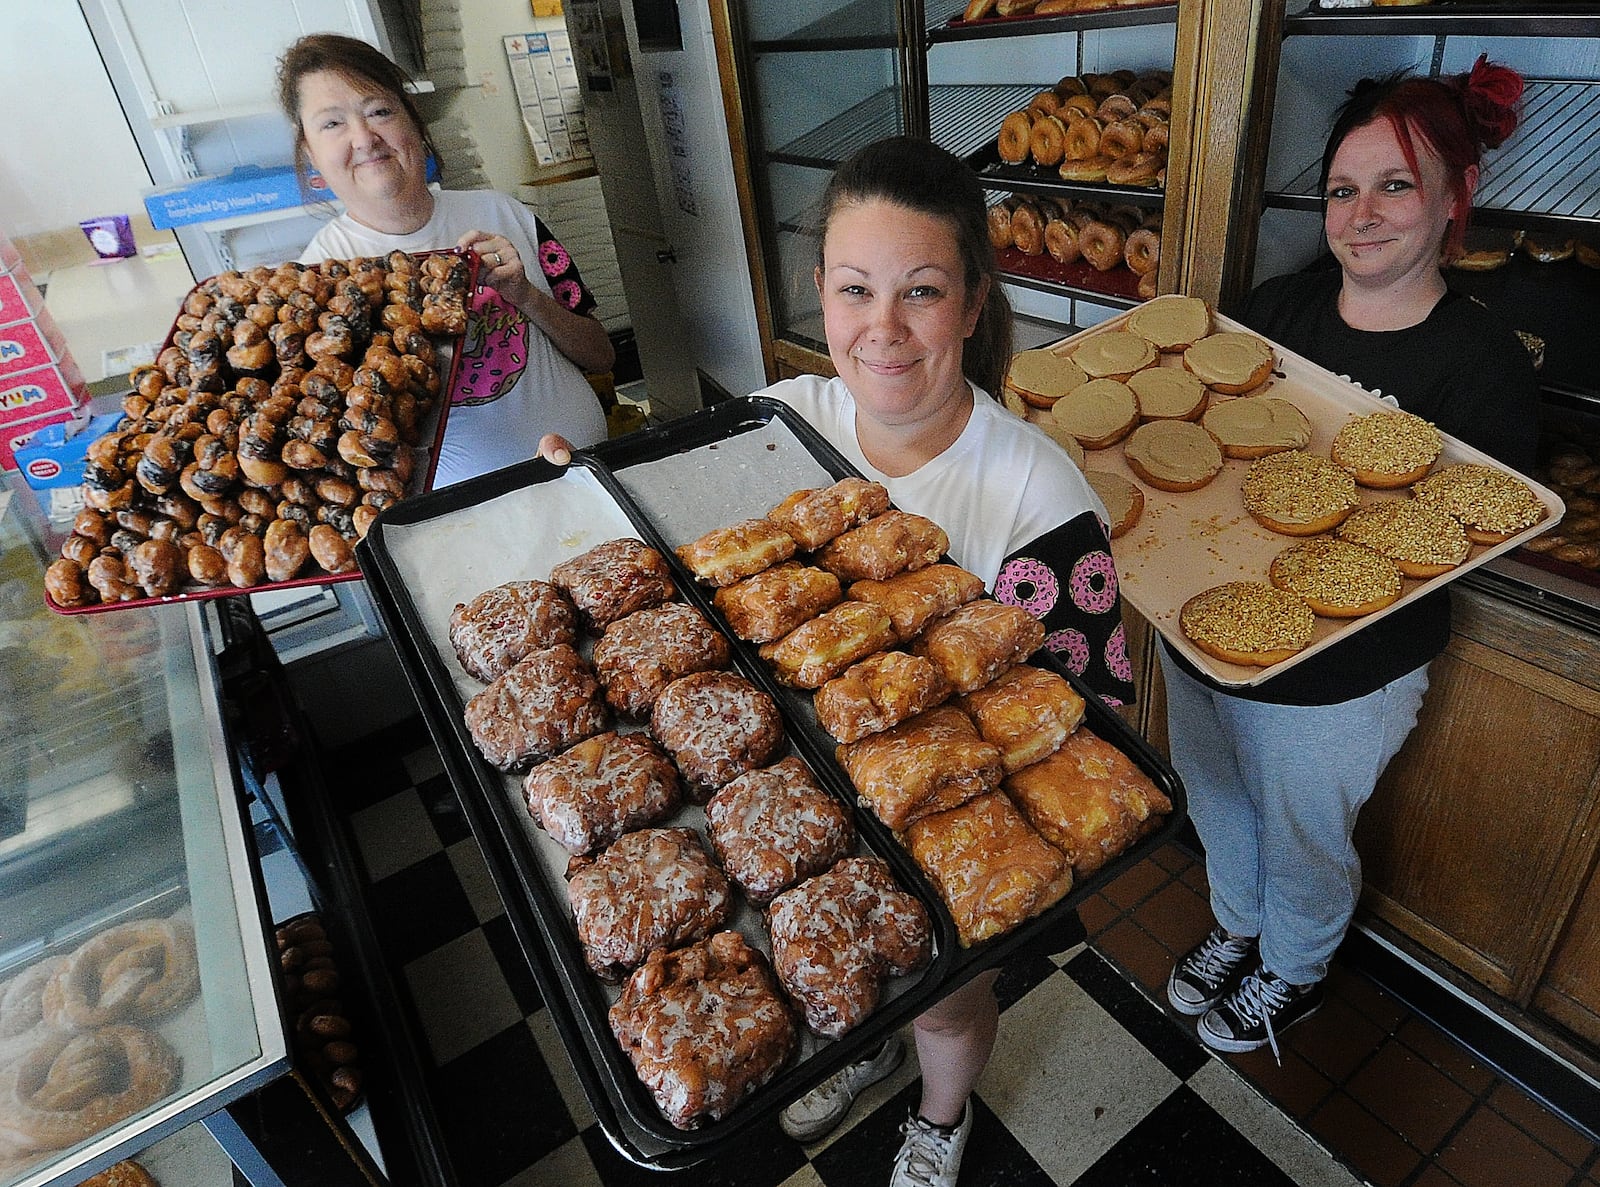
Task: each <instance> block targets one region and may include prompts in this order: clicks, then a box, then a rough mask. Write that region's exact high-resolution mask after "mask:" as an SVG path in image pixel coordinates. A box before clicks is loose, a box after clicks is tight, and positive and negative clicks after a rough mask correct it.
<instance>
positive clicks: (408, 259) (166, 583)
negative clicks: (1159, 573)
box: [45, 252, 468, 607]
mask: <svg viewBox="0 0 1600 1187" xmlns="http://www.w3.org/2000/svg"><path fill="white" fill-rule="evenodd" d="M467 278H468V265H467V261H466V259H465V258H464V257H461V256H457V255H452V254H440V255H430V256H410V255H407V254H406V253H404V252H394V253H392V254H391V255H389V256H388V257H386V258H384V259H362V260H350V261H343V260H329V261H326V262H324V263H322V264H320V265H316V266H314V267H308V266H305V265H301V264H294V263H286V264H280V265H278V267H277V268H276V269H270V268H267V267H265V266H262V267H257V268H252V269H251V270H249V271H248V272H245V273H242V274H241V273H239V272H224V273H222V274H221V275H219V276H216V277H214V278H212V279H210V280H207V281H205V282H204V283H202V284H200V285H198V286H196V287H195V289H194V290H193V291H191V292H190V293H189V295H188V296H187V297H186V298H185V299H184V303H183V308H182V311H181V313H180V314H179V316H178V318H177V321H176V328H175V330H174V332H173V335H172V341H171V345H169V346H167V347H166V348H165V349H163V350H162V351H161V353H160V355H159V356H158V357H157V359H156V361H155V362H154V363H151V364H146V365H142V366H138V367H135V368H134V369H133V371H132V372H131V373H130V374H129V376H128V380H129V383H130V384H131V385H132V387H133V390H132V391H130V392H129V393H128V395H127V396H125V397H124V398H123V401H122V408H123V414H124V415H123V418H122V420H121V421H120V422H119V423H118V425H117V426H116V428H114V429H113V430H112V431H111V432H110V433H108V434H106V435H105V436H103V437H100V438H98V439H97V440H95V441H94V442H93V443H92V444H90V446H89V448H88V460H87V466H86V468H85V472H84V481H83V499H84V503H85V507H84V509H83V510H82V511H81V512H80V513H79V515H78V517H77V519H76V521H75V522H74V523H73V530H72V534H71V535H69V536H68V537H67V539H66V541H65V542H64V543H63V544H62V547H61V559H60V560H57V561H56V562H54V563H53V564H51V565H50V567H49V568H48V569H47V570H46V572H45V591H46V592H47V593H48V594H49V596H50V598H51V600H52V601H54V602H55V604H56V605H58V606H62V607H77V606H88V605H93V604H97V603H113V602H126V601H132V600H134V599H138V598H148V597H165V596H168V595H171V594H175V593H182V592H188V591H191V590H194V589H197V588H207V587H217V586H225V585H232V586H234V587H237V588H241V589H243V588H248V587H250V586H255V585H259V584H261V583H262V582H263V581H273V582H279V581H287V580H289V579H291V578H294V577H296V576H301V575H307V576H311V575H318V574H320V573H326V574H336V573H344V572H349V571H351V570H352V569H354V567H355V557H354V554H353V552H352V551H351V545H352V544H353V543H354V541H356V540H357V539H359V538H360V537H361V536H363V535H364V534H365V533H366V530H367V528H368V526H369V525H370V524H371V523H372V520H373V519H374V518H375V517H376V516H377V514H378V512H380V511H381V510H383V508H385V507H388V506H390V505H391V504H393V503H395V502H397V501H398V500H400V499H401V498H402V497H404V495H405V494H406V493H407V490H408V488H409V487H410V484H411V481H412V478H413V474H414V471H415V468H416V465H417V460H418V459H417V454H416V452H415V451H414V447H415V446H417V445H418V444H420V442H421V439H422V425H423V422H424V419H425V418H426V416H427V414H428V412H429V411H430V410H431V409H432V407H433V404H434V402H435V400H436V399H437V398H438V394H439V388H440V377H439V372H438V368H437V353H436V348H435V345H434V342H433V340H432V336H434V335H451V334H459V333H461V332H463V331H464V330H465V328H466V309H465V298H466V289H467Z"/></svg>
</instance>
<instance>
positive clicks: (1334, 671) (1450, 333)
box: [1173, 269, 1539, 705]
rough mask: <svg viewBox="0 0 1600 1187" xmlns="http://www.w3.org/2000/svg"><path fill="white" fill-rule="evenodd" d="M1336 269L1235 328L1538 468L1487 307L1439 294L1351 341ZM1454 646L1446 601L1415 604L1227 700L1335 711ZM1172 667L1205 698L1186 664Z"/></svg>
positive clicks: (1511, 337) (1527, 400)
mask: <svg viewBox="0 0 1600 1187" xmlns="http://www.w3.org/2000/svg"><path fill="white" fill-rule="evenodd" d="M1342 283H1343V276H1342V274H1341V273H1340V272H1339V271H1338V270H1337V269H1335V270H1331V271H1326V272H1300V273H1295V274H1292V275H1289V276H1279V277H1275V278H1274V279H1272V280H1268V281H1266V282H1265V283H1263V284H1261V285H1259V286H1257V288H1256V290H1255V291H1254V292H1253V293H1251V294H1250V299H1249V301H1248V302H1247V303H1246V305H1245V308H1244V311H1243V312H1242V313H1241V314H1240V316H1239V320H1240V321H1242V322H1244V323H1245V324H1246V325H1248V326H1250V327H1251V328H1252V329H1254V330H1256V331H1257V332H1259V333H1262V334H1265V335H1266V336H1267V337H1268V338H1271V339H1272V340H1273V341H1274V342H1276V343H1278V344H1279V345H1280V346H1283V347H1286V348H1287V349H1289V350H1292V351H1294V352H1295V353H1296V354H1299V355H1304V356H1305V357H1306V358H1308V359H1310V360H1311V361H1312V362H1314V363H1316V364H1317V365H1318V366H1320V367H1324V368H1326V369H1327V370H1329V371H1332V372H1334V373H1335V374H1338V375H1343V376H1346V377H1347V378H1349V379H1352V380H1354V381H1355V382H1356V383H1359V384H1360V385H1361V386H1362V387H1365V388H1367V389H1368V390H1370V391H1375V392H1378V393H1380V394H1382V395H1386V396H1393V397H1394V398H1395V399H1397V400H1399V401H1400V407H1402V408H1404V409H1405V410H1406V411H1407V412H1412V413H1415V414H1416V415H1418V416H1421V417H1423V418H1425V419H1427V420H1430V421H1432V422H1433V423H1434V424H1435V425H1437V426H1438V427H1439V429H1440V430H1441V431H1442V432H1445V433H1448V434H1450V435H1451V436H1452V437H1456V438H1459V439H1460V440H1462V441H1465V442H1466V443H1467V444H1469V445H1472V446H1475V447H1477V448H1478V449H1481V450H1483V452H1485V453H1487V454H1489V455H1490V456H1491V457H1493V458H1495V459H1497V460H1499V461H1501V462H1504V463H1505V464H1506V465H1508V466H1510V467H1512V468H1513V469H1516V470H1520V471H1522V472H1523V473H1527V472H1529V471H1531V470H1532V469H1533V460H1534V450H1535V447H1536V446H1537V444H1538V440H1539V386H1538V381H1537V379H1536V377H1535V375H1534V370H1533V360H1532V358H1531V357H1530V356H1529V354H1528V351H1527V349H1526V348H1525V347H1524V346H1523V345H1522V343H1521V342H1520V341H1518V339H1517V336H1516V335H1515V334H1514V333H1512V331H1511V330H1510V329H1509V328H1508V327H1507V326H1506V325H1505V324H1504V323H1502V322H1501V321H1500V320H1499V319H1498V318H1496V317H1495V315H1494V314H1492V313H1490V312H1489V310H1488V309H1486V308H1485V307H1484V306H1482V305H1480V304H1478V302H1476V301H1474V300H1473V299H1472V298H1470V297H1466V296H1462V295H1461V294H1459V293H1454V292H1451V293H1446V294H1445V296H1444V297H1443V298H1442V299H1441V300H1440V301H1439V303H1438V304H1437V305H1435V306H1434V308H1433V311H1432V312H1431V313H1430V314H1428V316H1427V318H1426V319H1425V320H1424V321H1422V322H1420V323H1419V324H1417V325H1415V326H1410V327H1408V328H1407V329H1404V330H1385V331H1371V330H1354V329H1351V328H1350V327H1349V326H1347V325H1346V324H1345V322H1344V319H1343V318H1342V317H1340V316H1339V304H1338V302H1339V289H1340V286H1341V285H1342ZM1449 641H1450V600H1449V595H1448V594H1447V593H1445V592H1444V591H1442V590H1441V591H1440V592H1439V593H1436V594H1432V595H1430V596H1429V597H1426V598H1422V599H1420V600H1418V601H1415V602H1412V603H1410V604H1409V605H1407V606H1405V607H1403V608H1401V609H1399V610H1396V611H1394V612H1393V613H1392V614H1389V615H1386V616H1385V617H1383V618H1381V619H1379V620H1378V621H1377V622H1373V623H1370V624H1368V625H1367V626H1365V627H1363V628H1362V629H1361V630H1360V631H1359V632H1358V633H1356V634H1354V635H1351V636H1350V637H1349V638H1348V639H1345V640H1344V641H1343V642H1340V643H1338V644H1336V645H1335V646H1332V647H1329V648H1327V649H1326V650H1324V651H1320V652H1318V653H1317V654H1316V655H1314V656H1312V657H1311V658H1309V659H1307V660H1306V661H1305V662H1303V663H1300V664H1296V665H1295V666H1294V667H1292V668H1290V669H1289V670H1288V671H1286V672H1284V673H1283V674H1281V675H1279V676H1274V677H1273V678H1272V679H1271V680H1268V681H1266V682H1265V683H1264V684H1262V685H1260V686H1259V687H1256V688H1228V689H1227V690H1226V691H1228V692H1230V693H1232V694H1234V695H1236V696H1241V697H1245V698H1247V699H1249V700H1256V701H1270V702H1272V703H1274V704H1283V705H1334V704H1339V703H1340V702H1343V701H1348V700H1353V699H1354V698H1356V697H1362V696H1366V695H1367V694H1368V693H1371V692H1376V691H1377V690H1378V689H1380V688H1382V687H1383V686H1384V685H1385V684H1388V683H1389V682H1390V681H1392V680H1396V679H1398V678H1399V677H1401V676H1403V675H1405V674H1406V673H1407V672H1410V671H1413V670H1414V669H1416V668H1420V667H1421V666H1422V665H1423V664H1425V663H1428V662H1429V661H1430V660H1432V659H1433V658H1434V657H1435V656H1436V655H1438V654H1439V653H1440V652H1441V651H1443V650H1444V648H1445V644H1446V643H1448V642H1449ZM1173 657H1174V658H1175V659H1176V660H1177V662H1178V664H1179V665H1180V666H1181V667H1183V668H1184V669H1185V670H1186V671H1187V672H1189V674H1190V675H1192V676H1195V677H1196V678H1198V679H1199V680H1200V681H1202V682H1203V683H1205V684H1207V685H1209V686H1210V687H1212V688H1223V687H1224V686H1222V685H1219V684H1217V683H1215V682H1214V681H1212V680H1210V679H1209V678H1208V677H1206V676H1205V675H1204V674H1202V673H1201V672H1200V671H1199V670H1198V669H1197V668H1195V667H1194V666H1193V665H1192V664H1190V663H1189V662H1188V661H1187V660H1185V659H1184V658H1183V657H1182V656H1180V655H1177V654H1176V653H1173Z"/></svg>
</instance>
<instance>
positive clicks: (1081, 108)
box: [1056, 93, 1100, 116]
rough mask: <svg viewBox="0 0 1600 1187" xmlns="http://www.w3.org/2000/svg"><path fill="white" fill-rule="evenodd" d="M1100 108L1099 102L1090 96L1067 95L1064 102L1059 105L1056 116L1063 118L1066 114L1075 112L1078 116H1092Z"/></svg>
mask: <svg viewBox="0 0 1600 1187" xmlns="http://www.w3.org/2000/svg"><path fill="white" fill-rule="evenodd" d="M1099 106H1100V101H1099V100H1098V99H1096V98H1094V97H1093V96H1092V95H1085V94H1081V93H1080V94H1076V95H1068V96H1067V99H1066V102H1064V103H1063V104H1062V105H1061V110H1060V111H1058V112H1056V114H1057V115H1061V116H1065V115H1066V114H1067V113H1068V112H1072V111H1076V112H1077V113H1078V114H1079V115H1093V114H1094V113H1095V111H1096V109H1098V108H1099Z"/></svg>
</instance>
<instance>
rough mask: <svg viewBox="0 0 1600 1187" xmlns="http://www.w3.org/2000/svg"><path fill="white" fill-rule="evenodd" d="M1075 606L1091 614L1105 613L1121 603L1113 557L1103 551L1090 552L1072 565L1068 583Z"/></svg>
mask: <svg viewBox="0 0 1600 1187" xmlns="http://www.w3.org/2000/svg"><path fill="white" fill-rule="evenodd" d="M1067 590H1068V592H1069V593H1070V594H1071V595H1072V604H1073V605H1074V606H1076V607H1077V608H1078V609H1080V610H1082V611H1084V612H1085V613H1087V614H1104V613H1105V612H1106V611H1107V610H1109V609H1111V608H1112V607H1113V606H1115V605H1116V604H1117V567H1116V565H1114V564H1112V562H1111V554H1110V553H1109V552H1106V551H1104V550H1101V549H1096V550H1095V551H1094V552H1088V553H1085V554H1084V555H1083V557H1082V558H1081V559H1080V560H1079V561H1078V563H1077V564H1075V565H1073V566H1072V576H1071V577H1070V578H1069V579H1068V581H1067Z"/></svg>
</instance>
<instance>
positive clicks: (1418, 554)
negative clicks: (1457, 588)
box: [1339, 499, 1472, 578]
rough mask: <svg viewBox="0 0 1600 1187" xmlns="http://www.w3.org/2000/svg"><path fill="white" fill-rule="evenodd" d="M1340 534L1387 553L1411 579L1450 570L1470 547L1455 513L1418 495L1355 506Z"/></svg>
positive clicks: (1464, 558) (1470, 544)
mask: <svg viewBox="0 0 1600 1187" xmlns="http://www.w3.org/2000/svg"><path fill="white" fill-rule="evenodd" d="M1339 538H1340V539H1341V540H1348V541H1350V542H1351V543H1352V544H1360V545H1361V546H1362V547H1364V548H1370V549H1372V550H1373V551H1374V552H1377V553H1380V554H1382V555H1383V556H1386V557H1388V558H1389V559H1390V560H1392V561H1394V563H1395V564H1396V565H1397V566H1399V569H1400V572H1401V573H1403V574H1404V575H1405V576H1407V577H1418V578H1426V577H1437V576H1439V574H1441V573H1448V572H1449V571H1450V570H1451V569H1453V568H1455V567H1456V566H1457V565H1459V564H1460V563H1461V562H1462V561H1464V560H1466V559H1467V555H1468V553H1470V552H1471V551H1472V543H1471V541H1469V540H1468V539H1467V533H1466V530H1465V529H1463V528H1462V526H1461V523H1460V521H1459V520H1457V519H1456V518H1455V516H1453V515H1450V514H1449V513H1447V512H1445V511H1441V510H1440V509H1439V508H1437V507H1429V506H1427V505H1426V504H1423V503H1419V502H1417V501H1416V500H1415V499H1395V500H1394V501H1392V502H1388V503H1373V504H1371V505H1369V506H1366V507H1357V508H1356V509H1355V510H1354V511H1352V512H1351V513H1350V518H1349V519H1347V520H1345V521H1344V522H1343V523H1342V524H1340V525H1339Z"/></svg>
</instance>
